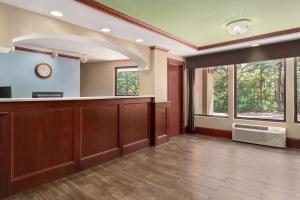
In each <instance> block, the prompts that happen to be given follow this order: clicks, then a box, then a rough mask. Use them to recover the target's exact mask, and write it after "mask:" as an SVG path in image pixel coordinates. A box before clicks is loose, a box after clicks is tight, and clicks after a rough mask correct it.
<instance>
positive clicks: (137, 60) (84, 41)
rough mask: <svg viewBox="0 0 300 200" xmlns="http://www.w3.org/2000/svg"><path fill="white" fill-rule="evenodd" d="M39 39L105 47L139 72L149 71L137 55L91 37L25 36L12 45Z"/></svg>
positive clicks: (66, 35) (18, 38)
mask: <svg viewBox="0 0 300 200" xmlns="http://www.w3.org/2000/svg"><path fill="white" fill-rule="evenodd" d="M41 39H43V40H58V41H59V40H62V41H67V42H70V43H76V44H82V45H90V46H100V47H105V48H107V49H110V50H113V51H116V52H118V53H120V54H122V55H124V56H126V57H128V58H129V59H131V60H132V61H134V62H135V63H136V64H137V66H138V68H139V70H140V71H143V70H148V69H149V66H148V64H147V63H146V61H145V60H144V59H143V58H142V57H140V56H139V55H137V54H136V53H134V52H132V51H130V50H128V49H126V48H124V47H121V46H118V45H115V44H112V43H110V42H108V41H102V40H99V39H95V38H91V37H85V36H79V35H71V34H32V35H25V36H21V37H17V38H14V39H13V44H15V45H16V44H26V43H30V42H32V41H34V40H41Z"/></svg>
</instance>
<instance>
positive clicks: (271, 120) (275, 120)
mask: <svg viewBox="0 0 300 200" xmlns="http://www.w3.org/2000/svg"><path fill="white" fill-rule="evenodd" d="M234 119H237V120H251V121H268V122H279V123H280V122H281V123H282V122H283V123H285V122H286V119H282V120H277V119H260V118H251V117H237V116H235V117H234Z"/></svg>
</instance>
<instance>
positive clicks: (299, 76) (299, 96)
mask: <svg viewBox="0 0 300 200" xmlns="http://www.w3.org/2000/svg"><path fill="white" fill-rule="evenodd" d="M295 59H296V81H297V83H296V84H297V85H296V94H295V95H296V102H297V103H296V121H297V122H300V57H297V58H295Z"/></svg>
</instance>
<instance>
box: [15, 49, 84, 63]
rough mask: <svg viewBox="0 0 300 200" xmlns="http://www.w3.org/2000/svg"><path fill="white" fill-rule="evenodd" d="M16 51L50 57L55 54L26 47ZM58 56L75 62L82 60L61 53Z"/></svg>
mask: <svg viewBox="0 0 300 200" xmlns="http://www.w3.org/2000/svg"><path fill="white" fill-rule="evenodd" d="M15 49H16V50H18V51H26V52H32V53H39V54H45V55H49V56H51V55H52V54H53V52H50V51H44V50H37V49H30V48H25V47H15ZM58 56H59V57H63V58H70V59H74V60H79V59H80V57H76V56H70V55H66V54H62V53H59V54H58Z"/></svg>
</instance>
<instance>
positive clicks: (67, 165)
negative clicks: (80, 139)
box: [11, 107, 76, 193]
mask: <svg viewBox="0 0 300 200" xmlns="http://www.w3.org/2000/svg"><path fill="white" fill-rule="evenodd" d="M11 116H12V117H11V118H12V133H11V140H12V141H11V145H12V146H11V150H12V152H11V159H12V162H11V164H12V166H11V170H12V173H11V174H12V177H11V179H12V184H13V185H12V186H13V193H14V192H18V191H20V190H24V189H27V188H31V187H33V186H36V185H39V184H40V183H44V182H47V181H50V180H54V179H56V178H59V177H61V176H64V175H66V174H70V173H73V172H75V168H76V167H75V160H74V157H75V155H74V137H75V136H74V109H73V107H64V108H62V107H58V108H52V109H40V108H36V109H34V108H33V109H31V110H28V109H24V110H23V109H20V110H16V111H13V112H11Z"/></svg>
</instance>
